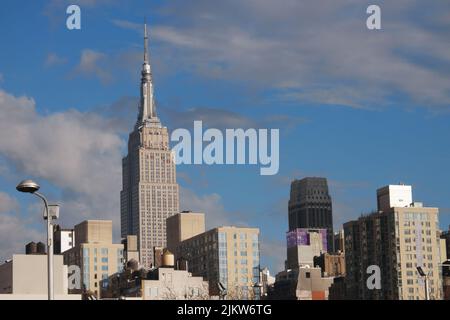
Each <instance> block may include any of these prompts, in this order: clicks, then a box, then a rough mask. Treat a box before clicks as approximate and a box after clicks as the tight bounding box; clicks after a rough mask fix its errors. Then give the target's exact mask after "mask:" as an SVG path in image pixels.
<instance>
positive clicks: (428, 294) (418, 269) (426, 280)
mask: <svg viewBox="0 0 450 320" xmlns="http://www.w3.org/2000/svg"><path fill="white" fill-rule="evenodd" d="M417 272H418V273H419V275H420V276H421V277H422V278H425V300H430V292H429V289H428V275H427V274H426V273H425V272H424V271H423V269H422V267H420V266H418V267H417Z"/></svg>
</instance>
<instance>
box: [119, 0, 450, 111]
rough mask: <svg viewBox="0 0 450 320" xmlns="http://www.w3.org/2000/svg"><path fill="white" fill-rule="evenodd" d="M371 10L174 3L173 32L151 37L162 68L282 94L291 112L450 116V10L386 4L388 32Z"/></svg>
mask: <svg viewBox="0 0 450 320" xmlns="http://www.w3.org/2000/svg"><path fill="white" fill-rule="evenodd" d="M368 5H369V3H364V1H363V2H361V1H359V0H345V1H334V0H325V1H321V2H320V3H317V2H312V1H291V0H288V1H284V2H283V4H279V3H278V2H274V1H269V0H258V1H254V0H248V1H234V0H230V1H226V2H222V3H220V4H216V3H214V4H212V3H210V2H209V1H202V0H200V1H196V2H195V3H186V2H183V1H173V2H170V4H167V5H165V6H164V7H163V8H162V9H161V10H160V12H161V14H162V15H164V18H165V21H168V22H167V23H166V24H165V25H156V26H155V25H153V26H152V27H151V28H150V35H151V38H153V39H155V40H157V41H158V42H159V43H160V44H161V45H162V46H161V47H158V46H157V47H156V48H155V50H161V52H163V53H164V54H163V55H161V56H162V57H163V59H162V62H163V63H164V64H165V65H169V66H172V67H173V68H176V69H177V70H179V69H180V68H181V69H190V71H193V72H196V73H199V74H201V75H204V76H208V77H212V78H217V77H220V78H224V79H227V80H230V79H231V80H234V81H241V82H245V83H249V84H250V85H251V86H252V87H257V88H259V89H260V90H273V89H275V90H280V97H281V98H284V99H289V100H291V101H294V102H305V103H321V104H331V105H344V106H349V107H355V108H379V107H386V106H391V105H394V104H395V101H396V100H395V98H397V97H405V98H406V99H407V100H409V101H411V102H412V103H414V104H417V105H421V106H424V107H429V108H433V109H434V110H440V109H441V108H448V105H449V104H450V58H449V57H448V54H447V53H448V52H449V51H450V43H449V42H448V41H447V39H448V38H449V37H450V28H449V25H448V21H447V20H446V18H447V17H448V11H449V10H450V4H448V3H445V2H430V3H429V4H427V12H428V14H427V15H423V14H422V7H423V4H422V2H421V1H418V0H416V1H395V2H392V1H389V2H387V1H382V2H381V3H380V6H381V8H382V12H383V14H382V19H383V20H382V30H381V31H369V30H367V28H366V26H365V21H366V18H367V14H366V8H367V6H368ZM405 8H407V10H405ZM171 21H176V24H175V23H171ZM115 25H116V26H121V27H124V28H136V27H137V26H135V24H133V23H129V22H128V23H127V22H126V21H120V23H117V21H116V23H115ZM136 29H137V28H136ZM393 97H395V98H393Z"/></svg>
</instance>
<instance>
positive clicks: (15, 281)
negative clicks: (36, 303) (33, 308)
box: [0, 254, 81, 300]
mask: <svg viewBox="0 0 450 320" xmlns="http://www.w3.org/2000/svg"><path fill="white" fill-rule="evenodd" d="M53 273H54V285H53V288H54V295H55V299H57V300H80V299H81V295H72V294H70V295H69V292H68V267H67V265H64V264H63V256H61V255H55V256H54V257H53ZM47 290H48V280H47V256H46V255H43V254H28V255H27V254H15V255H13V257H12V259H11V260H8V261H7V262H6V263H4V264H2V265H0V300H7V299H8V300H46V299H47V298H48V291H47Z"/></svg>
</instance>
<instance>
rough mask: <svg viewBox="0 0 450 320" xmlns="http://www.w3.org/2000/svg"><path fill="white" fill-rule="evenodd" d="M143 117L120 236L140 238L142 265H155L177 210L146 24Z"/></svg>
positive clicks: (126, 172)
mask: <svg viewBox="0 0 450 320" xmlns="http://www.w3.org/2000/svg"><path fill="white" fill-rule="evenodd" d="M144 33H145V36H144V47H145V49H144V63H143V65H142V72H141V75H142V77H141V99H140V105H139V115H138V119H137V122H136V125H135V127H134V130H133V132H131V133H130V136H129V140H128V155H127V156H126V157H125V158H123V160H122V191H121V194H120V200H121V201H120V202H121V204H120V210H121V235H122V237H123V238H125V237H126V236H127V235H136V236H137V243H138V250H139V256H140V259H141V261H140V262H141V264H142V265H143V266H144V267H146V268H150V267H151V266H152V265H153V264H154V261H153V258H154V257H153V248H154V247H165V246H166V219H167V218H168V217H170V216H171V215H173V214H175V213H178V212H179V196H178V184H177V182H176V170H175V160H174V158H173V155H172V153H171V151H170V148H169V133H168V130H167V128H166V127H163V126H162V125H161V121H160V120H159V118H158V117H157V115H156V105H155V100H154V92H153V79H152V72H151V67H150V63H149V54H148V36H147V27H146V26H145V32H144Z"/></svg>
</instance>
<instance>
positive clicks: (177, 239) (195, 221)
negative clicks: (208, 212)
mask: <svg viewBox="0 0 450 320" xmlns="http://www.w3.org/2000/svg"><path fill="white" fill-rule="evenodd" d="M166 227H167V249H169V251H171V252H173V253H174V254H175V258H177V257H176V249H177V246H178V245H179V244H180V243H181V242H182V241H183V240H186V239H189V238H192V237H194V236H196V235H198V234H201V233H203V232H205V214H204V213H199V212H191V211H183V212H181V213H177V214H175V215H173V216H171V217H169V218H167V221H166Z"/></svg>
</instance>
